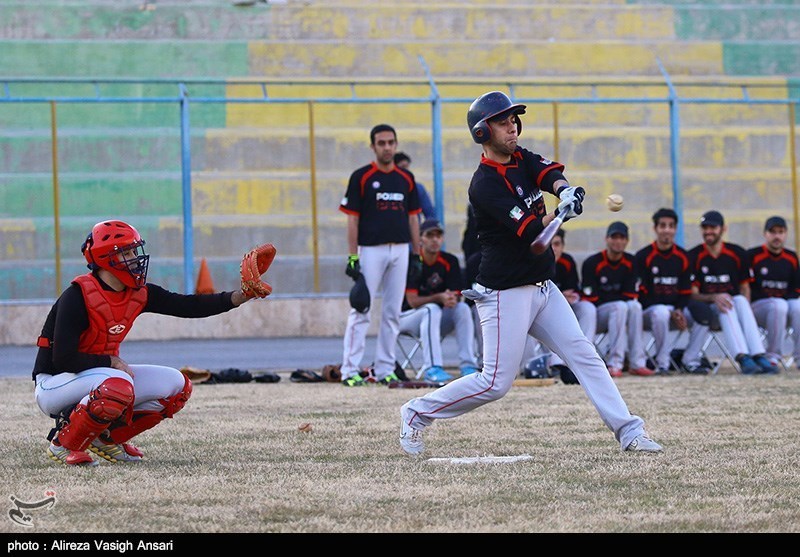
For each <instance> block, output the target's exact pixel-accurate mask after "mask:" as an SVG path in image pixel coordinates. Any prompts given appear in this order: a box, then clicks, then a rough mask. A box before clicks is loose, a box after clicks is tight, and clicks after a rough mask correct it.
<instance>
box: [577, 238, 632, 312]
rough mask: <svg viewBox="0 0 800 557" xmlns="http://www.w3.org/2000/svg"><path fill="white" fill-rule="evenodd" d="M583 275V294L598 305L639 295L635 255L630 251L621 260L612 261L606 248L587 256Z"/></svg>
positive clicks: (630, 298)
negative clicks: (637, 291)
mask: <svg viewBox="0 0 800 557" xmlns="http://www.w3.org/2000/svg"><path fill="white" fill-rule="evenodd" d="M581 276H582V277H583V284H582V294H581V296H582V297H583V298H584V299H586V300H589V301H590V302H592V303H593V304H594V305H596V306H600V305H602V304H605V303H607V302H616V301H619V300H623V301H627V300H635V299H636V297H637V293H636V273H635V271H634V263H633V255H631V254H630V253H628V252H624V253H623V254H622V257H621V258H620V260H619V261H611V260H610V259H609V258H608V254H607V253H606V250H603V251H601V252H599V253H595V254H594V255H591V256H589V257H587V258H586V260H585V261H584V262H583V268H582V269H581Z"/></svg>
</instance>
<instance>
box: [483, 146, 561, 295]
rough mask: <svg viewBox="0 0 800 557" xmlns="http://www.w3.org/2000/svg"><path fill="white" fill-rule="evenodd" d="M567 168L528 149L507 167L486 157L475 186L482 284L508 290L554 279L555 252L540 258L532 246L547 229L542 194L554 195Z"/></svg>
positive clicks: (517, 151)
mask: <svg viewBox="0 0 800 557" xmlns="http://www.w3.org/2000/svg"><path fill="white" fill-rule="evenodd" d="M563 169H564V165H562V164H559V163H556V162H553V161H550V160H547V159H545V158H543V157H542V156H541V155H537V154H535V153H532V152H530V151H528V150H526V149H523V148H522V147H517V149H516V151H515V152H514V154H513V155H512V157H511V162H509V163H507V164H500V163H497V162H494V161H492V160H490V159H487V158H486V157H485V156H483V155H482V156H481V163H480V164H479V165H478V169H477V170H476V171H475V173H474V174H473V176H472V181H471V183H470V186H469V202H470V204H471V205H472V208H473V211H474V213H475V227H476V230H477V233H478V239H479V241H480V247H481V262H480V267H479V271H478V277H477V282H478V283H480V284H482V285H483V286H485V287H487V288H493V289H496V290H502V289H507V288H514V287H517V286H523V285H527V284H534V283H537V282H541V281H544V280H547V279H549V278H552V277H553V273H554V267H555V265H554V257H553V250H552V249H550V248H548V249H547V251H545V252H544V253H542V254H541V255H534V254H532V253H531V250H530V245H531V243H532V242H533V241H534V240H535V239H536V236H537V235H538V234H539V232H541V231H542V229H543V228H544V227H543V226H542V217H544V215H545V214H546V213H547V209H546V208H545V203H544V197H543V195H542V193H543V192H549V193H554V191H553V183H554V182H555V181H556V180H559V179H562V180H563V179H564V176H563V174H562V173H561V171H562V170H563Z"/></svg>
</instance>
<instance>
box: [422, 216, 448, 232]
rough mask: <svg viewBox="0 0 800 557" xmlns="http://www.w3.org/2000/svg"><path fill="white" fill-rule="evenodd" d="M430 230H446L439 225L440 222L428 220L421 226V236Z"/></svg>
mask: <svg viewBox="0 0 800 557" xmlns="http://www.w3.org/2000/svg"><path fill="white" fill-rule="evenodd" d="M428 230H438V231H439V232H444V228H442V225H441V224H439V221H438V220H436V219H426V220H425V221H424V222H423V223H422V224H420V225H419V233H420V235H422V234H425V233H426V232H427V231H428Z"/></svg>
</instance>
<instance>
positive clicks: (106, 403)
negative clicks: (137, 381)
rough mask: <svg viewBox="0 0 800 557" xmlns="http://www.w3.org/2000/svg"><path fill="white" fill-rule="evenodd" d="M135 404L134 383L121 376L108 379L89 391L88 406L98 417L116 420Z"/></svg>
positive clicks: (106, 420)
mask: <svg viewBox="0 0 800 557" xmlns="http://www.w3.org/2000/svg"><path fill="white" fill-rule="evenodd" d="M132 404H133V384H132V383H131V382H130V381H126V380H125V379H122V378H120V377H111V378H109V379H106V380H105V381H103V382H102V383H100V385H98V386H97V388H96V389H94V390H93V391H92V392H91V393H89V402H88V403H87V405H86V407H87V410H88V411H89V413H90V414H91V415H92V416H93V417H94V418H96V419H98V420H102V421H105V422H110V421H113V420H116V419H117V418H119V417H120V416H122V415H123V414H124V413H125V412H126V411H127V410H128V408H130V407H131V405H132Z"/></svg>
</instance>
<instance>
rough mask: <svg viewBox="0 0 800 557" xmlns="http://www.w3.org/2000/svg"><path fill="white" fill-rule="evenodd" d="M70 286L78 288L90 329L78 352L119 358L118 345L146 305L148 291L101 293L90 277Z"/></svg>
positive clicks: (95, 280) (132, 290)
mask: <svg viewBox="0 0 800 557" xmlns="http://www.w3.org/2000/svg"><path fill="white" fill-rule="evenodd" d="M72 282H74V283H76V284H77V285H78V286H80V287H81V291H82V292H83V298H84V300H85V301H86V311H87V313H88V314H89V328H88V329H86V330H85V331H84V332H83V334H81V338H80V343H79V345H78V350H79V351H81V352H86V353H87V354H108V355H112V356H119V345H120V343H122V341H123V340H125V337H126V336H127V334H128V332H129V331H130V330H131V326H132V325H133V322H134V321H135V320H136V318H137V317H138V316H139V314H140V313H142V310H143V309H144V306H145V304H146V303H147V288H139V289H137V290H134V289H131V288H126V289H125V290H124V291H123V292H111V291H108V290H103V288H102V287H101V286H100V283H98V282H97V279H96V278H94V276H93V275H91V274H86V275H81V276H79V277H76V278H75V280H73V281H72Z"/></svg>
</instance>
